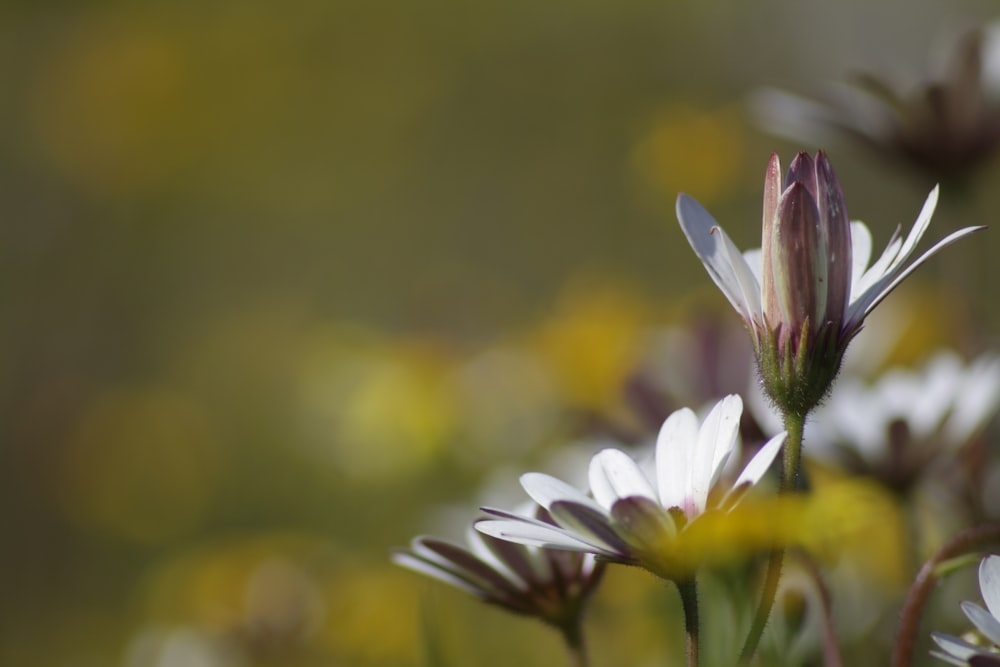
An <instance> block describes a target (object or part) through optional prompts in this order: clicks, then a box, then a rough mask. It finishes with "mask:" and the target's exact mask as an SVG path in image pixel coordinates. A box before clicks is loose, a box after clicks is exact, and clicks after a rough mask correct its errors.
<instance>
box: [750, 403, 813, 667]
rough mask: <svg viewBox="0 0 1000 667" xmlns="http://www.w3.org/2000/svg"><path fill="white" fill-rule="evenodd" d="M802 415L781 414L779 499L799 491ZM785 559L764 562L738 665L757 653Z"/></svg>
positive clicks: (777, 552) (780, 553)
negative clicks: (761, 583)
mask: <svg viewBox="0 0 1000 667" xmlns="http://www.w3.org/2000/svg"><path fill="white" fill-rule="evenodd" d="M805 425H806V416H805V414H801V415H798V414H793V413H791V412H787V413H785V430H786V431H787V432H788V436H787V437H786V438H785V445H784V454H783V457H782V468H781V485H780V486H779V487H778V493H779V495H785V494H788V493H794V492H796V491H799V490H801V479H800V475H799V472H800V468H801V467H802V432H803V431H804V430H805ZM784 558H785V549H784V547H774V548H773V549H771V553H770V555H769V556H768V559H767V572H766V573H765V575H764V587H763V589H762V590H761V594H760V603H759V604H758V606H757V611H756V612H755V613H754V618H753V622H752V623H751V625H750V632H749V633H748V634H747V638H746V641H745V642H744V643H743V650H742V651H740V658H739V664H741V665H747V664H749V663H750V661H751V660H752V659H753V656H754V653H756V652H757V645H758V644H760V638H761V636H762V635H763V634H764V627H765V626H766V625H767V619H768V617H769V616H770V615H771V608H772V607H773V606H774V598H775V597H777V595H778V583H779V581H780V580H781V563H782V561H783V560H784Z"/></svg>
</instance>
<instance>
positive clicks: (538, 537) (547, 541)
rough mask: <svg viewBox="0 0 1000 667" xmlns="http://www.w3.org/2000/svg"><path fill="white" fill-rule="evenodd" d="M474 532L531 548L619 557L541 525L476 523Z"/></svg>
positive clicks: (518, 522)
mask: <svg viewBox="0 0 1000 667" xmlns="http://www.w3.org/2000/svg"><path fill="white" fill-rule="evenodd" d="M476 530H479V531H482V532H483V533H486V534H487V535H492V536H493V537H497V538H499V539H501V540H508V541H511V542H517V543H519V544H526V545H528V546H533V547H542V548H545V549H564V550H566V551H582V552H584V553H596V554H602V555H607V556H612V557H615V558H620V557H621V555H620V554H618V553H617V552H614V551H611V550H609V549H608V548H607V545H595V544H588V543H586V542H583V541H582V540H580V539H578V538H577V537H575V536H573V535H570V534H569V533H568V532H567V531H565V530H562V529H561V528H556V527H555V526H549V525H546V524H541V523H539V524H536V523H528V522H526V521H503V520H500V521H494V520H487V521H477V522H476Z"/></svg>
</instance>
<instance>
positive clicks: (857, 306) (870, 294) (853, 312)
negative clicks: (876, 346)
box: [848, 226, 986, 321]
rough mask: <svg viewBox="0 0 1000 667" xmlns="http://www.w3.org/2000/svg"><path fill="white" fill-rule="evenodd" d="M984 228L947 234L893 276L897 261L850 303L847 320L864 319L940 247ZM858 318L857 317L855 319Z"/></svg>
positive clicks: (971, 228) (966, 229) (972, 228)
mask: <svg viewBox="0 0 1000 667" xmlns="http://www.w3.org/2000/svg"><path fill="white" fill-rule="evenodd" d="M983 229H986V227H984V226H979V227H966V228H965V229H960V230H958V231H957V232H952V233H951V234H949V235H948V236H946V237H944V238H943V239H941V240H940V241H938V242H937V243H935V244H934V245H933V246H932V247H931V248H930V250H928V251H927V252H925V253H924V254H922V255H921V256H920V257H919V258H918V259H916V260H915V261H914V262H912V263H911V264H910V265H909V266H907V267H906V268H905V269H903V271H902V272H900V273H899V274H898V275H896V276H895V277H894V275H893V274H894V273H895V271H896V270H897V268H898V263H896V264H895V267H894V268H893V269H891V270H890V272H889V273H887V274H886V275H885V276H883V277H882V278H881V279H880V280H878V281H877V282H876V283H875V284H874V285H872V286H871V287H869V288H868V289H867V290H866V291H865V293H864V294H862V295H861V296H860V297H859V298H858V301H857V302H856V303H852V304H851V307H850V309H849V311H848V320H849V321H860V320H862V319H864V318H865V317H866V316H867V315H868V313H870V312H872V310H874V309H875V306H877V305H879V304H880V303H882V299H884V298H885V297H887V296H889V294H890V293H891V292H892V291H893V290H894V289H896V287H898V286H899V284H900V283H901V282H903V281H904V280H906V279H907V278H908V277H909V276H910V274H911V273H913V272H914V271H916V270H917V268H918V267H919V266H920V265H921V264H923V263H924V262H926V261H927V260H928V259H930V258H931V257H933V256H934V255H936V254H937V253H938V252H939V251H940V250H941V249H942V248H945V247H946V246H949V245H951V244H952V243H954V242H955V241H957V240H959V239H960V238H963V237H965V236H968V235H969V234H973V233H975V232H978V231H981V230H983ZM856 318H859V319H856Z"/></svg>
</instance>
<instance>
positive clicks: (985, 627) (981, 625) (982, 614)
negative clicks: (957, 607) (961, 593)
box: [961, 602, 1000, 644]
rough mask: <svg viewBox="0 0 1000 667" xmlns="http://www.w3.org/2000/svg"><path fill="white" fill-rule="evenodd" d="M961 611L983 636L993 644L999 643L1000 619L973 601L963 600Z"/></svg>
mask: <svg viewBox="0 0 1000 667" xmlns="http://www.w3.org/2000/svg"><path fill="white" fill-rule="evenodd" d="M961 606H962V611H963V612H965V615H966V616H967V617H968V618H969V620H970V621H972V624H973V625H975V626H976V628H977V629H978V630H979V631H980V632H981V633H983V636H984V637H986V638H987V639H989V640H990V641H991V642H993V643H994V644H1000V621H998V620H997V619H995V618H993V615H992V614H991V613H990V612H988V611H986V610H985V609H983V608H982V607H980V606H979V605H978V604H976V603H975V602H963V603H962V605H961Z"/></svg>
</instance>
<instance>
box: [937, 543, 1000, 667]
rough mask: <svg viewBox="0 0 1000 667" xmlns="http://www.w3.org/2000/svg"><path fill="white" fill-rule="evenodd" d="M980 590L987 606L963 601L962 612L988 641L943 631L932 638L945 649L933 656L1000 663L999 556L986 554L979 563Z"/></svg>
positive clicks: (976, 664)
mask: <svg viewBox="0 0 1000 667" xmlns="http://www.w3.org/2000/svg"><path fill="white" fill-rule="evenodd" d="M979 590H980V592H981V593H982V595H983V600H985V601H986V609H983V608H982V607H980V606H979V605H978V604H976V603H975V602H963V603H962V611H963V612H965V615H966V616H967V617H968V618H969V620H970V621H972V624H973V625H974V626H976V629H977V630H978V631H979V633H980V634H982V636H983V638H984V639H985V640H986V641H985V643H980V644H973V643H970V642H968V641H966V640H965V639H959V638H958V637H953V636H951V635H946V634H944V633H941V632H934V633H931V637H932V638H933V639H934V641H935V642H937V645H938V646H939V647H941V649H942V650H943V652H942V651H935V652H932V655H933V656H935V657H937V658H940V659H941V660H944V661H945V662H947V663H949V664H952V665H970V666H971V667H987V666H988V665H1000V654H998V651H1000V556H987V557H986V558H984V559H983V560H982V562H981V563H980V564H979Z"/></svg>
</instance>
